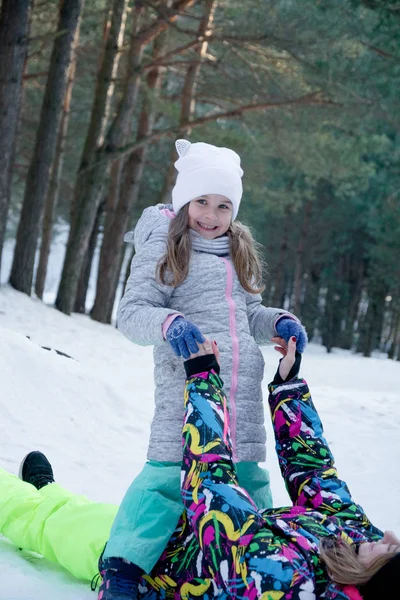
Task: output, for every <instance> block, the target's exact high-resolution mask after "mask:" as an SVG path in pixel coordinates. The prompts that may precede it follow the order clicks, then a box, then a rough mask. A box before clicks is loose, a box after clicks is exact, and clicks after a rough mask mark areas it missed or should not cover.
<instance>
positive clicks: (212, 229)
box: [189, 194, 232, 240]
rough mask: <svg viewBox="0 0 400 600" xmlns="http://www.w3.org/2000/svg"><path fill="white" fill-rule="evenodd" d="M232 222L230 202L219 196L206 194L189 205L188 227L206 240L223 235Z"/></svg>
mask: <svg viewBox="0 0 400 600" xmlns="http://www.w3.org/2000/svg"><path fill="white" fill-rule="evenodd" d="M231 221H232V202H231V201H230V200H228V198H226V197H225V196H221V195H220V194H207V195H206V196H200V197H199V198H195V199H194V200H192V201H191V202H190V204H189V227H190V229H194V231H197V233H199V234H200V235H201V236H203V237H204V238H206V239H207V240H214V239H215V238H217V237H220V236H221V235H224V234H225V233H226V232H227V231H228V229H229V225H230V224H231Z"/></svg>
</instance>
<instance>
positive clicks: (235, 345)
mask: <svg viewBox="0 0 400 600" xmlns="http://www.w3.org/2000/svg"><path fill="white" fill-rule="evenodd" d="M221 260H223V261H224V263H225V268H226V289H225V298H226V301H227V303H228V306H229V330H230V334H231V338H232V376H231V391H230V394H229V410H230V422H231V437H232V450H233V460H234V462H237V456H236V391H237V385H238V373H239V340H238V337H237V332H236V304H235V301H234V299H233V293H232V292H233V267H232V264H231V263H230V262H229V260H227V259H226V258H222V259H221ZM225 423H227V419H225ZM225 434H226V432H225V431H224V437H225Z"/></svg>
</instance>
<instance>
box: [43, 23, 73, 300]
mask: <svg viewBox="0 0 400 600" xmlns="http://www.w3.org/2000/svg"><path fill="white" fill-rule="evenodd" d="M79 29H80V19H79V23H78V26H77V28H76V32H75V39H74V42H73V46H72V58H71V64H70V66H69V69H68V76H67V89H66V91H65V96H64V104H63V112H62V115H61V123H60V131H59V133H58V139H57V145H56V151H55V156H54V161H53V165H52V168H51V178H50V185H49V191H48V193H47V198H46V203H45V207H44V214H43V227H42V242H41V245H40V256H39V264H38V267H37V270H36V279H35V292H36V295H37V297H38V298H40V299H42V298H43V292H44V286H45V282H46V275H47V265H48V262H49V256H50V247H51V239H52V234H53V225H54V217H55V211H56V206H57V201H58V192H59V185H60V179H61V173H62V166H63V157H64V150H65V139H66V136H67V131H68V122H69V113H70V107H71V96H72V88H73V86H74V79H75V68H76V48H77V46H78V41H79Z"/></svg>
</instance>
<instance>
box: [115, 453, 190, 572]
mask: <svg viewBox="0 0 400 600" xmlns="http://www.w3.org/2000/svg"><path fill="white" fill-rule="evenodd" d="M180 473H181V463H162V462H156V461H148V462H147V463H146V464H145V466H144V468H143V470H142V471H141V472H140V473H139V475H138V476H137V477H136V479H135V480H134V481H133V483H132V484H131V486H130V487H129V489H128V491H127V492H126V494H125V496H124V498H123V500H122V504H121V506H120V508H119V510H118V513H117V516H116V518H115V521H114V523H113V526H112V529H111V534H110V539H109V541H108V542H107V546H106V549H105V552H104V558H110V557H117V556H118V557H120V558H125V559H127V560H130V561H131V562H133V563H134V564H135V565H138V566H139V567H140V568H141V569H143V570H144V571H145V572H146V573H150V571H151V570H152V568H153V567H154V565H155V564H156V562H157V560H158V559H159V558H160V556H161V554H162V553H163V552H164V550H165V547H166V545H167V543H168V541H169V539H170V537H171V535H172V534H173V532H174V531H175V529H176V526H177V524H178V521H179V517H180V516H181V514H182V512H183V504H182V500H181V490H180Z"/></svg>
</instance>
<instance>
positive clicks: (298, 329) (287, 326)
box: [275, 317, 308, 353]
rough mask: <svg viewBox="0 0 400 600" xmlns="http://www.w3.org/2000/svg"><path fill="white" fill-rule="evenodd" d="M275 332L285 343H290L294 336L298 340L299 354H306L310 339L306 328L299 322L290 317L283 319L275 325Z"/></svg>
mask: <svg viewBox="0 0 400 600" xmlns="http://www.w3.org/2000/svg"><path fill="white" fill-rule="evenodd" d="M275 330H276V333H277V334H278V335H279V337H281V338H283V339H284V340H285V342H288V341H289V338H291V337H293V336H294V337H295V338H296V348H297V352H300V353H301V352H304V350H305V347H306V346H307V342H308V338H307V332H306V330H305V328H304V327H303V325H302V324H301V323H300V322H299V321H295V320H294V319H291V318H290V317H282V318H281V319H279V321H278V322H277V324H276V325H275Z"/></svg>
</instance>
